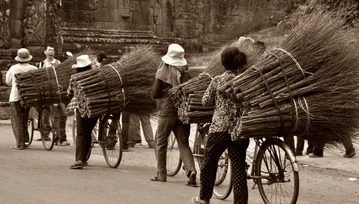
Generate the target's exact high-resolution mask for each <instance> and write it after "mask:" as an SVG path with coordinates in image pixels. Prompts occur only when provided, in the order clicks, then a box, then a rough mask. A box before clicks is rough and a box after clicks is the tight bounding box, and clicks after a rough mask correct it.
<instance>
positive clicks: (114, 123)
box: [98, 114, 122, 168]
mask: <svg viewBox="0 0 359 204" xmlns="http://www.w3.org/2000/svg"><path fill="white" fill-rule="evenodd" d="M120 121H121V120H120V117H119V116H118V115H113V114H106V115H105V116H104V117H103V118H102V119H101V121H100V127H99V128H100V131H99V134H100V135H99V139H98V140H99V142H100V144H101V147H102V152H103V155H104V157H105V160H106V162H107V164H108V165H109V166H110V167H111V168H117V167H118V165H120V163H121V159H122V135H121V124H120Z"/></svg>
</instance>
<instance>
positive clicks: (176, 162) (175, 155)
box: [166, 132, 182, 176]
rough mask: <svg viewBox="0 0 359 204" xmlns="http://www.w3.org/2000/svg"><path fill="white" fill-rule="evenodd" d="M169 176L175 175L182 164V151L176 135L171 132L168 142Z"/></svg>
mask: <svg viewBox="0 0 359 204" xmlns="http://www.w3.org/2000/svg"><path fill="white" fill-rule="evenodd" d="M166 159H167V176H175V175H176V174H177V173H178V172H179V170H180V169H181V166H182V160H181V157H180V151H179V148H178V143H177V140H176V137H175V135H174V134H173V133H172V132H171V134H170V136H169V137H168V144H167V158H166Z"/></svg>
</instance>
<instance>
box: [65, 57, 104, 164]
mask: <svg viewBox="0 0 359 204" xmlns="http://www.w3.org/2000/svg"><path fill="white" fill-rule="evenodd" d="M72 68H75V69H77V72H78V73H79V72H83V71H87V70H90V69H91V68H92V62H91V60H90V57H89V56H88V55H80V56H78V57H77V58H76V64H74V65H73V67H72ZM67 95H68V97H73V96H74V91H73V90H72V89H71V86H69V88H68V89H67ZM76 111H77V113H76V127H77V128H76V153H75V163H74V164H73V165H71V166H70V168H71V169H82V168H83V167H84V166H86V165H87V161H86V157H87V154H88V152H89V149H90V146H91V140H92V138H91V133H92V130H93V128H94V127H95V125H96V123H97V120H98V117H93V118H88V117H86V116H85V117H81V114H80V113H79V112H78V110H77V109H76Z"/></svg>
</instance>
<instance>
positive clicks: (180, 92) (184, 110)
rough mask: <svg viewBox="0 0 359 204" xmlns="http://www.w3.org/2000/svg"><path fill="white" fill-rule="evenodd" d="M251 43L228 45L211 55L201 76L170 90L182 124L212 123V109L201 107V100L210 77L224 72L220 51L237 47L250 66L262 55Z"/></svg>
mask: <svg viewBox="0 0 359 204" xmlns="http://www.w3.org/2000/svg"><path fill="white" fill-rule="evenodd" d="M253 43H254V41H253V40H252V39H250V38H246V37H241V38H239V40H236V41H233V42H231V43H228V44H227V45H225V46H223V47H222V48H221V49H220V50H219V51H217V52H215V53H214V54H213V60H212V61H211V63H210V64H209V66H208V67H207V68H206V69H205V71H204V73H203V74H200V75H199V76H197V77H194V78H192V79H191V80H189V81H187V82H185V83H183V84H181V85H179V86H177V87H174V88H172V89H171V91H170V92H171V96H172V99H173V101H174V103H175V106H176V108H177V113H178V116H179V119H180V120H181V121H182V122H183V123H186V124H188V123H206V122H211V121H212V116H213V110H214V107H204V106H202V103H201V99H202V96H203V93H204V91H205V90H206V89H207V87H208V85H209V83H210V82H211V80H212V76H217V75H220V74H222V73H223V72H225V71H226V70H225V69H224V68H223V65H222V63H221V57H220V56H221V53H222V51H223V50H224V49H225V48H227V47H237V48H238V49H239V50H240V51H242V52H244V53H245V54H246V56H247V63H248V65H252V64H253V63H254V62H255V61H256V60H258V59H259V58H260V57H261V55H262V54H261V53H259V52H258V51H257V50H256V49H254V48H253ZM228 87H229V86H228ZM194 98H195V99H196V106H197V107H196V110H194V109H193V107H192V106H191V103H193V102H191V100H194Z"/></svg>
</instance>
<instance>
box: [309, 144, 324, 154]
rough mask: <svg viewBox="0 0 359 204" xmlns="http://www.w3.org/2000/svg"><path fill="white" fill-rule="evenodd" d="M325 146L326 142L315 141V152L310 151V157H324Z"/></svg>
mask: <svg viewBox="0 0 359 204" xmlns="http://www.w3.org/2000/svg"><path fill="white" fill-rule="evenodd" d="M324 146H325V143H323V142H318V141H315V142H314V143H313V153H310V154H309V157H311V158H316V157H323V152H324Z"/></svg>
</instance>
